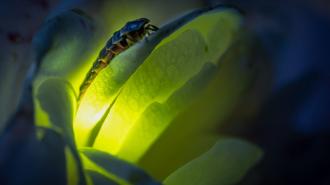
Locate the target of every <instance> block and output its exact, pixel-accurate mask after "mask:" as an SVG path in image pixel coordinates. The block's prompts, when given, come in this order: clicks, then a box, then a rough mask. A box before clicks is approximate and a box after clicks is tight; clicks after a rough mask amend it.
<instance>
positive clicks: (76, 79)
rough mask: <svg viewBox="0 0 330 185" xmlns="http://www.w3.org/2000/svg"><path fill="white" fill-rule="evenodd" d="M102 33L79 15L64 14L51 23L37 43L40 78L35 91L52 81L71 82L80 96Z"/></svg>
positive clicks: (47, 23)
mask: <svg viewBox="0 0 330 185" xmlns="http://www.w3.org/2000/svg"><path fill="white" fill-rule="evenodd" d="M99 37H100V36H99V33H98V30H97V29H96V26H95V25H94V23H93V21H92V20H90V18H89V17H86V16H84V15H82V14H79V13H77V12H76V11H67V12H64V13H62V14H60V15H58V16H56V17H54V18H52V19H50V20H48V21H47V22H46V23H45V24H44V25H43V27H42V28H41V29H40V31H39V32H38V33H37V34H36V36H35V37H34V39H33V45H34V47H35V60H36V63H37V70H38V75H37V77H36V79H35V80H34V88H38V86H39V85H40V84H42V83H43V81H45V80H47V79H48V78H52V77H58V78H63V79H65V80H66V81H68V82H69V83H70V84H71V85H72V87H73V89H74V92H75V93H76V94H77V93H78V89H79V86H80V83H81V81H82V80H83V78H84V76H82V75H81V73H86V72H87V71H88V69H89V66H90V64H91V63H92V62H93V59H94V58H96V56H97V52H95V48H96V47H97V45H100V44H99V43H98V42H99V40H98V38H99Z"/></svg>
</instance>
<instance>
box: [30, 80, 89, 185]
mask: <svg viewBox="0 0 330 185" xmlns="http://www.w3.org/2000/svg"><path fill="white" fill-rule="evenodd" d="M35 91H36V94H35V96H34V101H35V107H36V109H35V114H36V115H35V118H36V120H35V122H36V123H35V124H36V125H38V126H41V127H49V128H51V129H52V130H55V131H57V132H58V133H61V135H62V137H63V138H64V140H65V142H66V144H67V145H68V147H66V148H65V156H66V166H67V168H66V169H67V171H68V185H76V184H78V182H79V184H84V183H85V182H84V178H85V177H84V174H83V171H82V167H81V163H80V159H79V155H78V152H77V149H76V145H75V141H74V136H73V129H72V122H73V117H74V115H75V110H76V109H75V106H76V101H75V95H74V91H73V89H72V86H71V85H70V84H69V83H68V82H66V81H64V80H63V79H60V78H48V79H47V80H45V81H44V82H43V83H42V84H41V85H40V86H39V87H38V88H37V89H35Z"/></svg>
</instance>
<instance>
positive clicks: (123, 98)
mask: <svg viewBox="0 0 330 185" xmlns="http://www.w3.org/2000/svg"><path fill="white" fill-rule="evenodd" d="M224 25H226V26H224ZM239 25H240V18H239V15H238V14H237V13H236V12H234V11H231V10H227V11H226V10H225V11H215V12H211V13H207V14H205V15H202V16H199V17H198V18H196V19H194V20H193V21H191V22H189V23H188V24H186V25H185V26H183V27H182V28H180V29H179V30H177V31H176V32H174V33H173V34H171V36H169V37H167V38H166V39H164V40H163V41H162V42H161V43H160V44H158V45H157V47H156V48H155V49H154V51H153V52H152V53H151V55H150V56H149V57H148V58H147V59H146V60H145V61H144V63H143V65H141V66H140V67H139V68H138V70H137V71H136V72H135V73H134V74H133V75H132V76H131V77H130V79H129V80H128V81H127V82H126V83H125V86H124V88H123V89H122V91H121V94H120V96H119V97H118V99H117V101H116V102H115V104H114V105H113V107H112V109H111V111H110V113H109V115H108V118H107V119H106V120H105V122H104V124H103V125H102V128H101V130H100V132H99V134H98V137H97V139H96V141H95V145H94V147H95V148H98V149H100V150H104V151H107V152H110V153H112V154H115V155H118V156H119V157H124V158H125V159H126V160H129V161H132V162H138V159H140V158H141V156H142V155H143V154H144V153H145V152H146V151H147V150H148V148H149V147H151V146H152V144H153V143H154V142H155V140H157V138H158V137H159V135H160V134H161V133H162V131H163V130H164V129H165V128H166V127H167V126H166V125H168V124H170V122H169V121H166V120H168V118H167V119H166V116H165V117H164V116H163V117H158V120H164V122H163V124H165V125H163V126H161V127H159V130H157V132H155V131H152V130H150V129H153V123H151V122H148V121H147V122H144V123H138V122H137V120H138V119H139V117H140V116H141V114H142V113H143V112H144V111H145V110H146V108H147V107H149V106H150V105H152V104H153V103H160V104H162V103H163V102H166V100H167V99H168V98H169V97H170V95H171V94H173V93H174V92H175V91H176V90H177V89H178V88H180V87H181V86H183V85H184V84H185V83H186V82H187V80H189V79H190V78H192V77H193V76H194V75H196V74H197V73H198V71H199V70H200V69H201V68H202V66H203V65H204V64H205V62H208V61H212V62H214V63H216V62H217V61H218V60H215V58H218V57H219V56H221V54H222V53H223V52H224V51H225V50H226V49H227V48H228V47H229V45H230V44H231V43H232V42H233V40H234V37H235V34H237V32H238V30H239ZM214 30H217V33H216V35H215V36H213V35H211V34H214V32H215V31H214ZM223 36H225V39H223ZM211 40H212V42H211ZM205 42H206V43H205ZM207 43H209V44H208V45H207ZM214 43H217V44H218V45H216V44H214ZM210 46H211V47H216V48H217V50H216V51H215V50H211V49H207V50H208V51H206V48H210ZM186 51H189V52H186ZM172 109H173V110H174V112H173V111H172V112H170V113H168V116H169V117H173V116H175V114H174V113H176V112H178V111H179V110H180V109H178V108H177V107H172ZM168 116H167V117H168ZM155 119H157V117H156V118H155ZM172 119H173V118H172ZM145 121H146V120H145ZM136 124H137V125H141V127H143V129H142V130H140V129H137V130H139V133H145V134H146V135H148V133H149V134H151V133H152V134H154V135H152V134H151V135H152V136H150V137H148V136H146V137H136V140H135V142H133V143H132V144H131V145H130V144H129V143H125V142H129V140H130V139H127V138H130V135H129V133H137V132H134V130H132V129H133V128H134V127H137V126H136ZM133 135H134V134H133ZM148 139H149V140H148ZM136 143H139V144H138V146H136ZM122 146H125V147H124V148H123V147H122ZM128 148H134V149H135V150H134V151H132V150H128ZM123 151H128V152H127V153H125V152H123Z"/></svg>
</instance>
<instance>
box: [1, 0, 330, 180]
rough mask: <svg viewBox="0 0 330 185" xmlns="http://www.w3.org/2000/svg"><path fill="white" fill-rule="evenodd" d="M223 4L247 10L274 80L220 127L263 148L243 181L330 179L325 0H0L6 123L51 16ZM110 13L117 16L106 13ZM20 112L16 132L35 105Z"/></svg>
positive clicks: (153, 12)
mask: <svg viewBox="0 0 330 185" xmlns="http://www.w3.org/2000/svg"><path fill="white" fill-rule="evenodd" d="M221 3H224V4H229V5H232V6H235V7H238V8H239V9H240V10H241V11H242V12H243V15H244V16H245V19H246V26H247V27H248V29H249V30H251V31H252V32H254V33H255V34H256V35H257V36H258V38H259V39H260V41H261V44H262V49H263V50H262V51H261V50H260V53H258V52H256V53H255V54H256V55H258V54H263V53H264V52H265V53H266V54H267V56H268V58H269V59H270V62H271V74H272V76H271V79H268V78H267V79H264V80H267V84H268V85H269V87H270V92H269V93H268V94H267V96H265V98H263V99H262V102H261V103H258V105H253V103H254V102H253V100H254V99H256V98H258V94H254V95H251V97H252V100H248V101H247V102H245V103H244V105H243V106H242V107H241V108H240V110H237V115H233V116H232V117H231V118H230V119H228V120H227V122H229V123H230V124H225V125H226V126H223V127H222V128H219V132H220V133H221V134H223V135H228V136H237V137H240V138H245V139H247V140H249V141H252V142H254V143H257V144H258V145H259V146H261V148H262V149H263V150H264V152H265V155H264V158H263V159H262V161H261V162H260V163H259V164H258V165H257V166H256V167H255V168H254V169H253V170H252V171H251V172H250V173H249V175H247V177H246V178H245V179H244V180H243V181H242V182H241V184H256V185H259V184H270V185H271V184H288V185H289V184H290V185H292V184H313V185H314V184H315V185H316V184H317V185H318V184H320V185H327V184H330V160H329V159H328V156H330V149H329V146H330V96H329V94H330V54H329V53H330V47H329V43H330V35H329V34H330V2H329V1H326V0H291V1H285V0H269V1H262V0H228V1H221V0H181V1H175V0H168V1H162V0H154V1H148V0H142V1H129V0H123V1H119V0H108V1H107V0H103V1H92V0H62V1H60V0H2V1H0V15H1V16H0V48H1V49H0V64H1V65H0V77H1V78H0V123H4V122H7V121H8V119H9V116H8V115H11V114H15V110H16V107H17V106H18V105H19V102H20V97H22V100H23V101H28V98H27V99H26V100H25V99H24V98H25V95H24V94H22V93H21V92H22V90H23V89H24V88H25V87H26V86H27V85H26V81H27V80H26V79H28V78H27V77H30V76H31V75H30V74H29V69H31V68H30V66H31V64H32V57H31V56H30V55H31V50H32V49H33V48H32V46H31V41H32V38H33V36H34V34H35V33H36V32H37V31H38V29H39V28H40V27H41V25H42V23H43V22H44V21H45V20H46V19H48V18H49V17H51V16H54V15H56V14H58V13H60V12H62V11H65V10H68V9H71V8H79V9H81V10H82V11H84V12H85V13H86V14H88V15H89V16H91V17H93V18H99V20H100V19H105V20H104V21H108V22H111V21H113V20H121V19H122V21H123V22H126V20H125V19H126V18H125V16H121V15H128V14H129V15H131V16H134V15H135V13H136V12H141V11H142V12H144V13H145V17H148V18H149V17H151V18H152V20H153V21H154V22H156V23H157V25H159V24H162V23H165V22H168V21H169V20H171V19H173V18H175V17H176V16H178V15H180V14H182V13H184V12H187V11H189V10H191V9H194V8H200V7H207V6H214V5H218V4H221ZM109 12H117V13H116V15H117V16H115V17H114V16H104V15H108V13H109ZM116 23H117V22H116ZM119 23H120V21H119V22H118V25H119ZM121 24H122V23H120V25H121ZM115 27H116V26H115ZM268 72H269V71H266V72H265V73H268ZM269 73H270V72H269ZM23 105H24V104H23ZM251 107H252V108H251ZM15 117H16V118H19V119H16V122H19V125H20V126H19V127H18V129H16V131H17V134H18V135H19V134H21V135H24V132H25V130H28V128H29V126H27V125H29V124H31V123H32V121H31V117H32V110H31V109H30V108H29V107H25V108H24V107H23V108H20V111H19V112H18V113H17V114H15ZM17 120H18V121H17ZM17 124H18V123H17ZM0 125H3V124H0ZM0 157H1V150H0ZM0 162H1V160H0Z"/></svg>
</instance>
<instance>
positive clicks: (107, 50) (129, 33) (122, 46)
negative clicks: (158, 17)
mask: <svg viewBox="0 0 330 185" xmlns="http://www.w3.org/2000/svg"><path fill="white" fill-rule="evenodd" d="M149 22H150V20H149V19H146V18H140V19H136V20H133V21H130V22H127V23H126V25H125V26H124V27H122V28H121V29H120V30H118V31H116V32H115V33H114V34H113V35H112V37H111V38H110V39H109V40H108V41H107V43H106V45H105V47H104V48H103V49H102V50H101V52H100V53H99V55H98V57H97V59H96V61H95V62H94V63H93V66H92V67H91V69H90V70H89V71H88V73H87V75H86V77H85V79H84V81H83V83H82V84H81V86H80V92H79V96H78V102H79V100H80V99H81V97H82V96H83V95H84V94H85V92H86V90H87V89H88V87H89V86H90V84H91V83H92V82H93V80H94V79H95V78H96V76H97V75H98V73H99V72H100V71H101V70H102V69H104V68H105V67H107V66H108V65H109V63H110V62H111V60H112V59H113V58H114V57H115V56H117V55H118V54H120V53H121V52H123V51H125V50H126V49H128V48H129V47H130V46H132V45H133V44H135V43H137V42H138V41H140V40H142V39H143V38H145V37H147V36H149V35H150V34H151V33H153V32H155V31H157V30H158V27H156V26H154V25H152V24H149Z"/></svg>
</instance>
